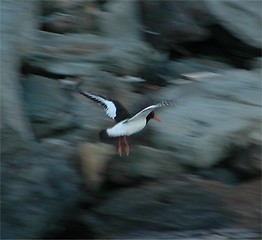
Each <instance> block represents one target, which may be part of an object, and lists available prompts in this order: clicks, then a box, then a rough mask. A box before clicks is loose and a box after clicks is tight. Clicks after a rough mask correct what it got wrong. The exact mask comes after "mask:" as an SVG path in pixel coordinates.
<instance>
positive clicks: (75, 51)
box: [32, 32, 161, 75]
mask: <svg viewBox="0 0 262 240" xmlns="http://www.w3.org/2000/svg"><path fill="white" fill-rule="evenodd" d="M36 42H37V46H38V47H37V48H36V53H37V58H33V59H32V63H33V64H34V65H37V62H39V64H41V66H43V67H44V68H45V69H47V70H49V71H52V72H56V73H64V72H62V71H63V70H64V71H67V72H68V71H69V70H71V71H73V72H74V73H75V74H81V75H83V74H84V73H85V74H87V75H90V71H92V72H93V71H94V70H92V68H94V69H97V68H98V69H100V70H104V71H108V72H112V73H114V74H116V75H136V74H137V73H138V72H139V71H141V69H142V68H143V67H144V66H145V65H146V64H147V63H148V62H150V61H152V60H155V59H161V54H159V53H157V52H156V51H155V50H154V49H153V48H151V47H150V46H149V45H148V44H146V43H145V42H142V41H139V40H132V41H130V42H129V41H126V39H121V38H106V37H101V36H97V35H92V34H71V35H67V36H62V35H55V34H51V33H46V32H39V33H38V34H37V39H36ZM54 52H55V53H56V54H55V55H54ZM84 63H85V64H86V63H88V64H87V68H85V70H84V69H83V68H84V66H85V64H84ZM90 64H92V65H90ZM94 64H95V65H94ZM90 66H91V67H90ZM81 67H82V69H81ZM79 70H81V71H82V72H79ZM77 71H78V72H77ZM83 71H84V72H83ZM71 73H72V72H71Z"/></svg>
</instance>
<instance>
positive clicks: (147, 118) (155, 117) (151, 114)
mask: <svg viewBox="0 0 262 240" xmlns="http://www.w3.org/2000/svg"><path fill="white" fill-rule="evenodd" d="M152 118H153V119H154V120H156V121H158V122H161V120H160V119H159V118H158V117H157V116H156V115H155V113H154V112H151V113H149V114H148V115H147V117H146V123H148V121H149V120H150V119H152Z"/></svg>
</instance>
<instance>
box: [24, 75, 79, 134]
mask: <svg viewBox="0 0 262 240" xmlns="http://www.w3.org/2000/svg"><path fill="white" fill-rule="evenodd" d="M24 97H25V101H26V106H27V110H28V114H29V117H30V121H31V123H32V127H33V130H34V134H35V136H36V137H47V136H48V135H50V134H52V133H54V132H56V131H59V130H60V131H62V130H65V129H67V128H72V127H74V122H73V118H72V114H71V112H70V103H69V101H68V96H66V95H65V93H63V91H62V89H61V87H60V85H59V84H58V82H56V81H54V80H52V79H49V78H44V77H40V76H35V75H32V76H30V77H28V78H27V79H26V81H25V83H24ZM54 103H55V104H54Z"/></svg>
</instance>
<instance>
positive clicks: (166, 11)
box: [140, 0, 209, 50]
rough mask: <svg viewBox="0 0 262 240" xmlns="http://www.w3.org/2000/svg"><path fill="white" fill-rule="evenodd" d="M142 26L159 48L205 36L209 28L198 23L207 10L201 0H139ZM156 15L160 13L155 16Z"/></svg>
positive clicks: (196, 39)
mask: <svg viewBox="0 0 262 240" xmlns="http://www.w3.org/2000/svg"><path fill="white" fill-rule="evenodd" d="M140 6H141V19H142V22H143V23H144V28H143V29H141V30H142V31H141V32H143V33H144V35H145V37H146V39H147V40H148V41H149V42H150V43H151V44H152V45H153V46H154V47H156V48H157V49H161V50H170V49H172V48H174V47H175V45H176V44H179V43H183V42H188V41H189V42H190V41H199V40H204V39H206V38H207V37H208V35H209V32H208V31H207V30H206V29H205V28H204V27H202V26H201V24H199V23H200V22H201V21H205V20H206V18H207V14H206V13H205V6H204V5H203V3H202V2H201V1H194V2H192V1H191V2H190V3H189V2H187V1H164V2H163V1H159V0H157V1H146V0H145V1H140ZM156 16H157V17H156Z"/></svg>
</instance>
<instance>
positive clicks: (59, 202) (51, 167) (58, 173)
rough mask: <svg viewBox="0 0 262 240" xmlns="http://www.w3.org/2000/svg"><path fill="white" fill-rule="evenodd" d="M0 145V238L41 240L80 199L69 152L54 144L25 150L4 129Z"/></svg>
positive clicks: (17, 139)
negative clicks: (0, 179)
mask: <svg viewBox="0 0 262 240" xmlns="http://www.w3.org/2000/svg"><path fill="white" fill-rule="evenodd" d="M1 143H2V144H1V158H2V162H1V178H2V180H3V181H4V184H3V182H2V185H1V220H2V223H1V238H2V239H17V238H19V239H29V238H42V237H43V236H44V235H45V234H46V231H47V229H49V230H50V229H55V228H56V227H57V225H59V221H61V219H63V218H64V217H65V216H67V214H69V213H70V211H72V208H73V207H74V206H75V205H76V204H77V203H78V202H79V201H80V199H81V191H80V190H79V189H78V185H79V183H80V182H81V178H79V177H78V174H77V172H76V171H75V170H74V165H73V164H72V163H71V162H70V161H69V157H70V156H71V157H72V151H73V150H72V149H71V151H68V146H67V148H66V149H67V151H65V147H63V148H62V149H63V150H62V151H61V147H59V145H60V146H64V144H63V143H62V144H61V143H54V142H53V143H52V142H49V143H48V144H47V143H46V144H41V145H40V144H37V143H34V144H33V145H31V146H30V147H29V146H26V145H25V143H24V142H23V141H21V138H20V137H19V135H18V136H17V134H16V132H15V131H11V130H9V131H8V130H7V129H5V130H4V131H2V132H1ZM52 145H53V147H51V146H52ZM54 146H55V147H54ZM31 148H32V149H33V150H34V151H33V152H32V151H31V150H30V149H31ZM58 150H59V151H58ZM55 151H58V152H57V153H58V154H56V155H55V154H54V152H55ZM68 193H70V194H68Z"/></svg>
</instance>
